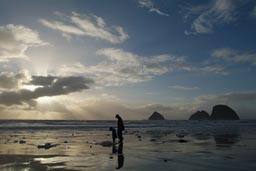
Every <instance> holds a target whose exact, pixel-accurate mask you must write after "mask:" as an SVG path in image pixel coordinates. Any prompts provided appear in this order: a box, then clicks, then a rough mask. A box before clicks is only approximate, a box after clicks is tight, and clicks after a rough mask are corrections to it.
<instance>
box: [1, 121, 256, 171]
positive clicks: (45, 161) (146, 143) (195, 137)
mask: <svg viewBox="0 0 256 171" xmlns="http://www.w3.org/2000/svg"><path fill="white" fill-rule="evenodd" d="M115 124H116V122H115V121H1V124H0V125H1V126H0V134H1V136H0V170H3V171H5V170H6V171H16V170H17V171H18V170H19V171H20V170H24V171H30V170H31V171H32V170H36V171H41V170H55V171H57V170H63V171H66V170H77V171H79V170H81V171H82V170H90V171H93V170H95V171H96V170H103V171H104V170H106V171H107V170H117V169H119V170H124V171H140V170H149V171H154V170H212V171H214V170H216V171H217V170H255V169H256V146H255V143H256V122H255V121H244V120H241V121H218V122H214V121H201V122H199V121H126V122H125V125H126V130H125V133H124V143H123V144H118V143H116V144H114V145H112V143H111V142H110V141H112V138H111V132H110V131H108V128H109V126H115ZM180 132H182V133H183V134H184V137H183V138H179V137H177V134H179V133H180ZM46 143H50V146H48V147H49V148H48V147H47V148H45V147H46V146H43V145H46ZM40 145H41V146H40Z"/></svg>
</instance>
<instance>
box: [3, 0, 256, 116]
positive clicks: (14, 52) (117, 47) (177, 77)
mask: <svg viewBox="0 0 256 171" xmlns="http://www.w3.org/2000/svg"><path fill="white" fill-rule="evenodd" d="M255 38H256V1H254V0H196V1H190V0H183V1H180V0H107V1H100V0H62V1H60V0H44V1H39V0H23V1H19V0H16V1H15V0H1V1H0V119H49V120H50V119H68V120H73V119H74V120H75V119H79V120H83V119H89V120H97V119H102V120H109V119H114V116H115V114H117V113H119V114H120V115H121V116H123V118H124V119H127V120H129V119H131V120H137V119H147V118H148V117H149V115H150V114H152V113H153V112H154V111H158V112H159V113H161V114H163V115H164V116H165V117H166V118H167V119H188V117H189V116H190V115H191V114H192V113H194V112H196V111H197V110H205V111H207V112H208V113H211V111H212V107H213V106H214V105H217V104H226V105H228V106H229V107H231V108H233V109H234V110H235V111H236V112H237V113H238V115H239V116H240V117H241V118H242V119H256V105H255V104H256V79H255V75H256V39H255Z"/></svg>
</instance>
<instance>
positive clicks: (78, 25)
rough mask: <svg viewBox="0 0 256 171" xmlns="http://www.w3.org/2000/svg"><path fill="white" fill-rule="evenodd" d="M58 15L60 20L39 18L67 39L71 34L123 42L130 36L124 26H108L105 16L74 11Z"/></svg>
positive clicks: (43, 23)
mask: <svg viewBox="0 0 256 171" xmlns="http://www.w3.org/2000/svg"><path fill="white" fill-rule="evenodd" d="M57 15H58V16H61V17H60V19H59V20H58V21H49V20H46V19H39V22H40V23H41V24H42V25H44V26H46V27H48V28H50V29H53V30H57V31H60V32H61V33H62V35H63V36H64V37H65V38H67V39H70V38H71V35H77V36H89V37H94V38H96V39H101V40H106V41H109V42H111V43H121V42H123V41H125V40H126V39H128V37H129V36H128V34H127V33H126V32H125V31H124V29H123V27H121V26H111V27H108V26H107V24H106V23H105V21H104V20H103V18H101V17H99V16H96V15H90V16H87V15H80V14H78V13H76V12H72V14H71V15H70V16H65V15H64V14H62V13H57Z"/></svg>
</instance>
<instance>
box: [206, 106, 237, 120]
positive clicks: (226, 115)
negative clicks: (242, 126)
mask: <svg viewBox="0 0 256 171" xmlns="http://www.w3.org/2000/svg"><path fill="white" fill-rule="evenodd" d="M239 119H240V118H239V116H238V115H237V113H236V112H235V111H234V110H233V109H231V108H230V107H228V106H226V105H216V106H214V107H213V108H212V114H211V116H210V120H239Z"/></svg>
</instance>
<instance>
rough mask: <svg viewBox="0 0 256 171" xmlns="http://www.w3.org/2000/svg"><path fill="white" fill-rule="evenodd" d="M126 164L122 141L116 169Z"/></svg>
mask: <svg viewBox="0 0 256 171" xmlns="http://www.w3.org/2000/svg"><path fill="white" fill-rule="evenodd" d="M123 165H124V155H123V143H120V144H119V146H118V151H117V167H116V169H120V168H122V167H123Z"/></svg>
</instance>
